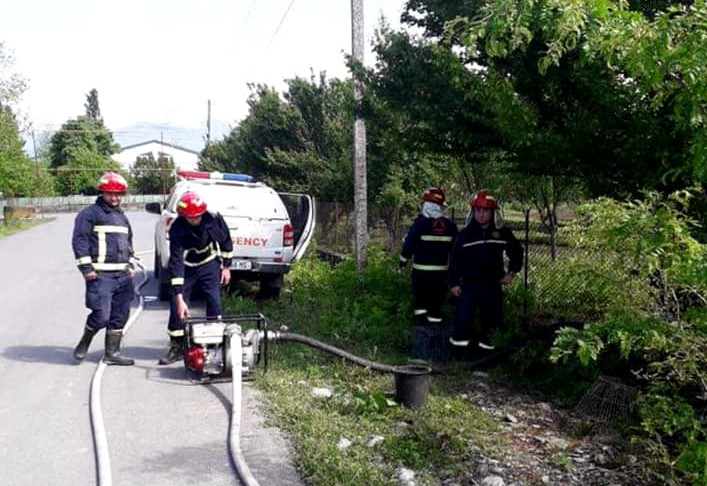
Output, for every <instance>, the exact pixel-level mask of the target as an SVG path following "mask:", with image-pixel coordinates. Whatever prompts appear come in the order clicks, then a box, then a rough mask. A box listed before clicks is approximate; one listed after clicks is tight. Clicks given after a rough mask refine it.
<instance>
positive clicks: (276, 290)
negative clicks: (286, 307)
mask: <svg viewBox="0 0 707 486" xmlns="http://www.w3.org/2000/svg"><path fill="white" fill-rule="evenodd" d="M282 281H283V278H282V274H280V273H277V274H273V275H265V276H263V277H260V292H258V299H262V300H264V299H277V298H279V297H280V290H281V289H282Z"/></svg>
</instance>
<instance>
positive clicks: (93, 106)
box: [84, 88, 103, 123]
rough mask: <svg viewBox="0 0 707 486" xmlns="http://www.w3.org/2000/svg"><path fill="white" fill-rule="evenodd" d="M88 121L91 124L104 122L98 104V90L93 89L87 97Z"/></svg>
mask: <svg viewBox="0 0 707 486" xmlns="http://www.w3.org/2000/svg"><path fill="white" fill-rule="evenodd" d="M84 107H85V108H86V119H87V120H89V121H91V122H96V123H98V122H103V117H101V108H100V106H99V103H98V90H96V89H95V88H94V89H92V90H91V91H90V92H89V93H88V95H86V104H85V105H84Z"/></svg>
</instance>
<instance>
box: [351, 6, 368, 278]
mask: <svg viewBox="0 0 707 486" xmlns="http://www.w3.org/2000/svg"><path fill="white" fill-rule="evenodd" d="M363 44H364V42H363V0H351V51H352V52H351V54H352V57H353V59H354V61H356V62H359V63H361V64H362V65H363ZM354 99H355V100H356V108H355V110H356V113H355V121H354V213H355V219H354V221H355V243H354V244H355V249H356V270H357V271H359V272H361V270H363V268H364V267H365V266H366V260H367V257H366V244H367V243H368V198H367V190H368V189H367V181H366V125H365V123H364V121H363V118H362V117H361V102H362V100H363V86H361V83H360V82H359V81H356V80H354Z"/></svg>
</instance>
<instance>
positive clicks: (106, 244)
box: [71, 196, 134, 275]
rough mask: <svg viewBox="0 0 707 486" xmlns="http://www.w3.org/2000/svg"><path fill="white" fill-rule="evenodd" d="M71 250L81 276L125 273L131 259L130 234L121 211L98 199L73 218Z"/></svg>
mask: <svg viewBox="0 0 707 486" xmlns="http://www.w3.org/2000/svg"><path fill="white" fill-rule="evenodd" d="M71 246H72V248H73V250H74V257H75V258H76V265H77V266H78V268H79V270H80V271H81V273H82V274H84V275H86V274H87V273H89V272H91V271H92V270H95V271H97V272H102V271H106V272H108V271H124V270H126V269H127V268H128V266H129V264H131V262H132V259H133V257H134V252H133V230H132V228H131V227H130V222H129V221H128V217H127V216H125V213H124V212H123V210H122V209H121V208H120V207H112V206H110V205H108V204H107V203H106V202H105V201H104V200H103V198H102V197H100V196H99V197H98V199H96V203H95V204H93V205H91V206H89V207H87V208H85V209H83V210H81V212H79V214H78V215H77V216H76V219H75V221H74V234H73V237H72V239H71Z"/></svg>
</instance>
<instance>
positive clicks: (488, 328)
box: [449, 190, 523, 358]
mask: <svg viewBox="0 0 707 486" xmlns="http://www.w3.org/2000/svg"><path fill="white" fill-rule="evenodd" d="M471 207H472V211H473V218H472V219H471V221H470V222H469V224H468V225H466V227H465V228H464V229H463V230H462V231H461V232H460V233H459V237H458V238H457V240H456V241H455V243H454V248H453V249H452V255H451V260H450V264H449V270H450V272H449V273H450V285H451V286H452V287H451V292H452V294H453V295H455V296H457V297H459V300H458V302H457V308H456V312H455V316H454V331H453V334H452V337H451V339H450V343H451V344H452V346H453V349H454V354H455V356H457V357H460V358H471V357H472V356H473V354H475V352H476V351H473V350H471V349H469V345H470V344H472V346H474V347H476V346H478V347H479V348H480V349H481V353H483V352H484V350H491V349H493V346H492V345H491V341H490V338H491V333H492V331H493V329H494V328H496V327H500V325H501V323H502V322H501V321H502V310H503V289H502V287H503V285H508V284H510V283H511V282H512V281H513V277H514V276H515V274H516V273H518V272H519V271H520V269H521V267H522V265H523V248H522V246H521V245H520V243H519V242H518V240H517V239H516V238H515V236H514V235H513V232H512V231H511V230H510V228H508V227H507V226H503V227H500V228H499V227H497V226H496V224H495V218H494V214H495V211H496V210H497V209H498V204H497V203H496V199H495V198H494V197H493V196H491V195H490V194H489V193H488V191H486V190H482V191H480V192H479V193H478V194H476V195H475V196H474V197H472V199H471ZM504 253H505V254H506V256H507V257H508V271H506V270H505V265H504V259H503V255H504ZM477 311H478V313H479V321H480V325H481V326H480V327H481V329H480V330H479V331H476V330H475V327H474V317H475V314H476V313H477ZM467 349H468V352H467Z"/></svg>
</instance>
